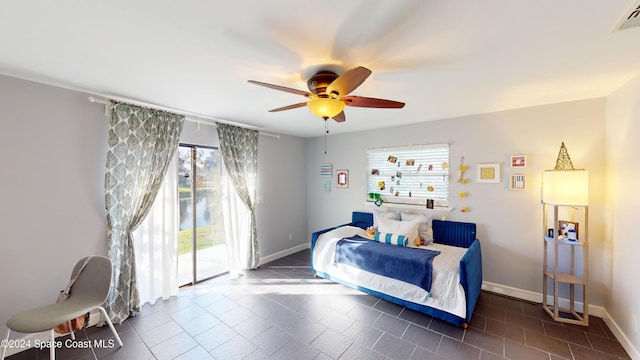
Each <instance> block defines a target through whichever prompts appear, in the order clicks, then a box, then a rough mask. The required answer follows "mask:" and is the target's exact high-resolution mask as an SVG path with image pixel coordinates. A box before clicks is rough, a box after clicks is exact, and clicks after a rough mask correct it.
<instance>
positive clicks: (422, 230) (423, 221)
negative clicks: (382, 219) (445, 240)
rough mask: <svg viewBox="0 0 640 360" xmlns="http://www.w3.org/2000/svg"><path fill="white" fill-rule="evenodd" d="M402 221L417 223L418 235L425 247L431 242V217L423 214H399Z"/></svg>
mask: <svg viewBox="0 0 640 360" xmlns="http://www.w3.org/2000/svg"><path fill="white" fill-rule="evenodd" d="M400 220H402V221H416V220H417V221H419V222H420V226H419V227H418V235H419V236H420V238H421V239H423V240H424V242H425V245H428V244H429V243H430V242H432V241H433V229H432V228H431V217H430V216H427V215H423V214H412V213H406V212H402V213H400Z"/></svg>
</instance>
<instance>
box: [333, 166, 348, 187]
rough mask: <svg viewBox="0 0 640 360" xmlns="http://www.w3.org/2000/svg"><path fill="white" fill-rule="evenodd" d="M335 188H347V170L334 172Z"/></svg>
mask: <svg viewBox="0 0 640 360" xmlns="http://www.w3.org/2000/svg"><path fill="white" fill-rule="evenodd" d="M336 187H337V188H340V189H346V188H348V187H349V170H336Z"/></svg>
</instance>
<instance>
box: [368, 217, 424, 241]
mask: <svg viewBox="0 0 640 360" xmlns="http://www.w3.org/2000/svg"><path fill="white" fill-rule="evenodd" d="M418 226H420V221H419V220H414V221H398V220H392V219H385V218H379V219H378V231H379V232H381V233H390V234H395V235H404V236H406V237H407V239H409V242H410V243H413V242H414V241H415V240H416V238H417V237H418Z"/></svg>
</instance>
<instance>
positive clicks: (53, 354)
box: [49, 329, 56, 360]
mask: <svg viewBox="0 0 640 360" xmlns="http://www.w3.org/2000/svg"><path fill="white" fill-rule="evenodd" d="M49 332H50V333H51V339H50V340H51V344H50V345H51V347H50V348H49V359H50V360H56V342H55V341H56V332H55V331H54V330H53V329H51V330H49Z"/></svg>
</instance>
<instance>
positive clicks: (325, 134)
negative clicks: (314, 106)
mask: <svg viewBox="0 0 640 360" xmlns="http://www.w3.org/2000/svg"><path fill="white" fill-rule="evenodd" d="M328 133H329V122H327V118H325V119H324V154H325V155H327V134H328Z"/></svg>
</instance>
